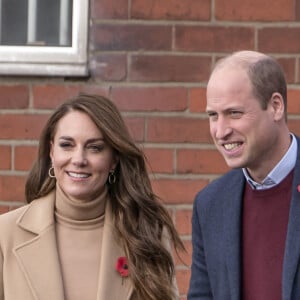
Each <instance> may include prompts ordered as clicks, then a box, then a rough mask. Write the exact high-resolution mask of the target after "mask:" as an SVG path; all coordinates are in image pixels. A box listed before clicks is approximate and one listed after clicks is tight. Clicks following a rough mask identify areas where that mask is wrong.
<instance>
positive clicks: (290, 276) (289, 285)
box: [282, 139, 300, 300]
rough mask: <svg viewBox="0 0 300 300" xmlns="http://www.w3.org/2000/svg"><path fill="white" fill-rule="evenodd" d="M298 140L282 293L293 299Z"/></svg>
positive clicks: (299, 237) (299, 250)
mask: <svg viewBox="0 0 300 300" xmlns="http://www.w3.org/2000/svg"><path fill="white" fill-rule="evenodd" d="M297 141H298V156H297V157H298V159H297V162H296V166H295V169H294V179H293V186H292V199H291V207H290V214H289V223H288V230H287V238H286V245H285V253H284V263H283V278H282V295H283V299H284V300H286V299H292V298H291V295H292V290H293V283H294V279H295V274H296V272H297V269H298V263H299V255H300V191H299V190H298V186H299V185H300V158H299V157H300V143H299V139H298V140H297Z"/></svg>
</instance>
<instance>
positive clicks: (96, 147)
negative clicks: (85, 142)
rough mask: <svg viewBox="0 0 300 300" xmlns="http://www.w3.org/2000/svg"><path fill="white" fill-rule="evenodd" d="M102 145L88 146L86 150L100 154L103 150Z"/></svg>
mask: <svg viewBox="0 0 300 300" xmlns="http://www.w3.org/2000/svg"><path fill="white" fill-rule="evenodd" d="M103 147H104V146H103V145H90V146H89V147H88V148H89V149H91V150H92V151H93V152H100V151H101V150H102V149H103Z"/></svg>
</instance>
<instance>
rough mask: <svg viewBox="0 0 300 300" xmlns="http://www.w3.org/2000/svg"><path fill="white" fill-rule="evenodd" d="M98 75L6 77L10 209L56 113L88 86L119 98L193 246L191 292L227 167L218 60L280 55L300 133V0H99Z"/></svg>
mask: <svg viewBox="0 0 300 300" xmlns="http://www.w3.org/2000/svg"><path fill="white" fill-rule="evenodd" d="M90 18H91V22H90V24H91V25H90V33H89V34H90V35H89V70H90V76H89V77H88V78H82V79H78V78H76V79H72V78H59V77H57V78H55V77H54V78H37V77H34V78H28V77H17V78H16V77H2V78H1V80H0V213H1V212H5V211H8V210H10V209H13V208H15V207H16V206H19V205H22V204H23V201H24V196H23V194H24V181H25V176H26V174H27V171H28V169H29V168H30V166H31V163H32V161H33V158H34V157H35V154H36V149H37V148H36V147H37V139H38V136H39V133H40V130H41V127H42V126H43V124H44V123H45V120H46V119H47V117H48V116H49V113H50V112H51V110H52V109H53V108H54V107H56V106H57V105H58V104H59V103H61V102H62V101H63V100H65V99H66V98H69V97H71V96H72V95H75V94H77V92H78V91H86V92H91V93H99V94H103V95H106V96H109V97H110V98H112V99H113V100H114V101H115V103H116V104H117V105H118V107H119V108H120V110H121V111H122V113H123V115H124V117H125V119H126V122H127V124H128V126H129V127H130V130H131V132H132V134H133V135H134V137H135V140H136V142H137V143H140V144H141V145H142V146H143V148H144V150H145V153H146V155H147V157H148V158H149V161H150V164H151V168H152V171H153V187H154V189H155V191H156V192H157V194H158V195H159V196H161V197H162V199H163V200H164V202H165V204H166V206H167V207H168V209H169V211H170V213H171V214H172V216H173V219H174V222H175V224H176V226H177V229H178V231H179V233H180V235H181V236H182V239H183V240H184V243H185V244H186V247H187V250H188V253H187V254H185V255H184V260H185V261H186V265H183V264H182V263H181V262H180V261H178V266H177V279H178V285H179V288H180V292H181V295H182V300H183V299H185V298H186V292H187V288H188V282H189V276H190V273H189V265H190V262H191V242H190V234H191V220H190V219H191V209H192V203H193V199H194V196H195V194H196V192H197V191H198V190H200V189H202V188H203V187H204V186H205V185H206V184H207V183H208V182H209V181H210V180H212V179H213V178H215V177H216V176H219V175H220V174H222V173H224V172H225V171H226V170H227V167H226V165H225V163H224V161H223V159H222V158H221V156H220V155H219V154H218V153H217V152H216V150H215V149H214V147H213V145H212V143H211V140H210V136H209V132H208V122H207V119H206V115H205V113H204V109H205V86H206V82H207V79H208V76H209V72H210V70H211V67H212V65H213V63H214V62H215V60H216V59H217V58H218V57H220V56H223V55H224V54H227V53H230V52H232V51H236V50H241V49H253V50H258V51H262V52H266V53H269V54H272V55H273V56H275V57H276V58H278V59H279V62H280V63H281V64H282V66H283V68H284V70H285V72H286V76H287V79H288V83H289V100H288V102H289V104H288V105H289V109H288V111H289V119H290V120H289V124H290V128H291V130H292V131H294V132H295V133H297V134H300V99H299V98H300V89H299V88H300V74H299V72H300V39H299V37H300V23H299V20H300V0H276V1H271V0H266V1H263V2H261V1H260V0H245V1H240V0H227V1H223V0H184V1H183V0H167V1H161V0H118V1H112V0H92V1H91V8H90Z"/></svg>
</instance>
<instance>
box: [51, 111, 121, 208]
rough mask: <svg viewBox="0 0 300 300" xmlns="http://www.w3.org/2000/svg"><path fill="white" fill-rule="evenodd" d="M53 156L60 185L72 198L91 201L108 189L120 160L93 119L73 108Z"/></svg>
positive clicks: (58, 131) (56, 138)
mask: <svg viewBox="0 0 300 300" xmlns="http://www.w3.org/2000/svg"><path fill="white" fill-rule="evenodd" d="M50 157H51V160H52V163H53V167H54V173H55V177H56V180H57V183H58V184H59V186H60V188H61V189H62V190H63V191H64V193H65V194H66V195H67V196H68V197H70V198H71V199H74V200H78V201H85V202H86V201H91V200H93V199H95V198H96V197H98V196H99V195H100V194H101V193H102V192H103V190H104V189H105V184H106V181H107V178H108V175H109V171H111V170H114V169H115V167H116V164H117V159H116V157H115V155H114V152H113V149H112V148H111V147H110V146H109V145H108V144H107V143H106V141H105V140H104V138H103V135H102V133H101V131H100V130H99V129H98V128H97V126H96V125H95V123H94V122H93V121H92V120H91V118H90V117H89V116H88V115H87V114H85V113H83V112H80V111H71V112H69V113H68V114H66V115H65V116H64V117H62V118H61V119H60V121H59V122H58V124H57V127H56V132H55V135H54V139H53V141H52V142H51V150H50Z"/></svg>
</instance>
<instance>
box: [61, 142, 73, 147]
mask: <svg viewBox="0 0 300 300" xmlns="http://www.w3.org/2000/svg"><path fill="white" fill-rule="evenodd" d="M59 146H60V147H61V148H70V147H71V146H72V144H71V143H66V142H64V143H60V144H59Z"/></svg>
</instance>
